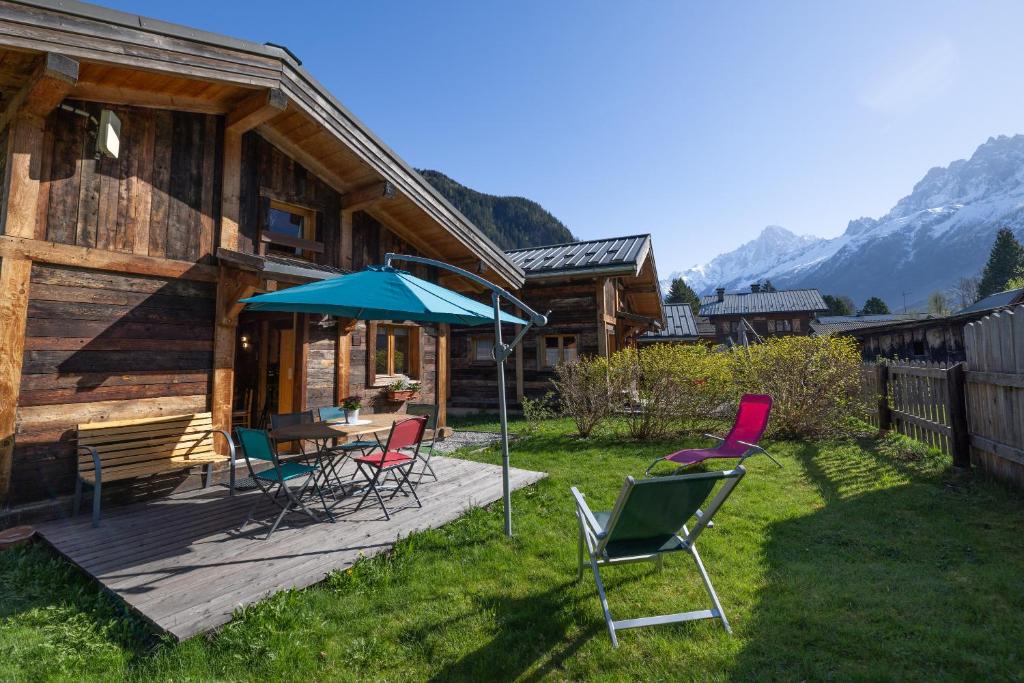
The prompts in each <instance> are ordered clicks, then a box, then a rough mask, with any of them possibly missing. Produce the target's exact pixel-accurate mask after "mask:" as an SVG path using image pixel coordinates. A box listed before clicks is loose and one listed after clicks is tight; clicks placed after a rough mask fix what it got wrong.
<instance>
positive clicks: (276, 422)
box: [270, 410, 315, 462]
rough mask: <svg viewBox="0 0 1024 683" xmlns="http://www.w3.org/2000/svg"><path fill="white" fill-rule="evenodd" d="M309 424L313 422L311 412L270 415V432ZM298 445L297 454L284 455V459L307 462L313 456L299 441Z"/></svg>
mask: <svg viewBox="0 0 1024 683" xmlns="http://www.w3.org/2000/svg"><path fill="white" fill-rule="evenodd" d="M310 422H313V411H312V410H304V411H302V412H301V413H272V414H271V415H270V431H274V430H275V429H280V428H281V427H291V426H292V425H298V424H309V423H310ZM298 444H299V452H298V453H285V456H284V457H285V458H287V459H289V460H291V459H294V458H302V459H303V460H306V461H307V462H308V461H309V459H310V457H311V456H313V455H315V454H314V453H309V452H307V451H306V448H305V446H304V445H303V443H302V442H301V441H299V442H298Z"/></svg>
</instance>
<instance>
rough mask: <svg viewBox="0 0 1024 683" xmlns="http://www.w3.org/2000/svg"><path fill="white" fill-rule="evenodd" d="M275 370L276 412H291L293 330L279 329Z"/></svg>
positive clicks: (293, 352)
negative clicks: (279, 337) (276, 369)
mask: <svg viewBox="0 0 1024 683" xmlns="http://www.w3.org/2000/svg"><path fill="white" fill-rule="evenodd" d="M280 335H281V340H280V343H279V344H278V345H277V348H278V361H277V362H278V365H277V368H278V371H277V412H279V413H290V412H292V395H293V394H294V393H295V391H294V388H295V330H288V329H286V330H280Z"/></svg>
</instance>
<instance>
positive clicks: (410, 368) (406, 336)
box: [374, 324, 419, 381]
mask: <svg viewBox="0 0 1024 683" xmlns="http://www.w3.org/2000/svg"><path fill="white" fill-rule="evenodd" d="M418 333H419V330H418V329H417V328H415V327H410V326H408V325H381V324H378V325H377V336H376V342H377V343H376V344H375V355H374V370H375V374H376V375H378V378H377V379H378V381H379V380H381V379H382V376H387V377H392V376H395V375H404V376H406V377H416V376H417V375H419V368H418V367H416V361H417V358H416V356H417V355H418V354H417V353H416V351H417V350H418V348H419V347H418V344H419V335H418Z"/></svg>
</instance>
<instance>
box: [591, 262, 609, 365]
mask: <svg viewBox="0 0 1024 683" xmlns="http://www.w3.org/2000/svg"><path fill="white" fill-rule="evenodd" d="M604 283H605V280H604V278H600V277H599V278H597V287H596V288H595V290H594V294H595V296H596V297H597V355H598V356H601V357H603V358H607V357H608V328H607V326H606V325H607V324H606V322H605V319H606V318H607V314H608V311H606V310H605V308H606V304H607V301H608V299H607V297H605V291H604V289H605V286H604Z"/></svg>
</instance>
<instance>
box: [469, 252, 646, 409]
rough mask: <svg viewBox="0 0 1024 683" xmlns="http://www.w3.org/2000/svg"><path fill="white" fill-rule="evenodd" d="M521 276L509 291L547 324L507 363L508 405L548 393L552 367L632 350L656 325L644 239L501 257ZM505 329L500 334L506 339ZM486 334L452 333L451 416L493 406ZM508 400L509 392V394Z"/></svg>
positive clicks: (478, 331) (478, 330) (483, 330)
mask: <svg viewBox="0 0 1024 683" xmlns="http://www.w3.org/2000/svg"><path fill="white" fill-rule="evenodd" d="M506 256H507V257H508V258H509V260H511V261H512V263H513V264H515V265H516V266H518V267H519V268H521V269H522V271H523V272H524V273H525V275H526V284H525V285H524V286H523V287H522V288H521V289H519V290H516V296H519V297H520V298H521V299H522V300H523V301H524V302H525V303H526V304H527V305H529V306H531V307H532V308H534V310H537V311H541V312H547V311H550V313H549V314H548V324H547V325H546V326H545V327H543V328H540V329H538V330H537V331H536V332H531V333H530V334H529V335H527V337H526V338H525V339H524V340H523V343H522V344H520V345H519V346H517V347H516V352H515V355H514V356H512V357H511V358H510V359H509V377H508V385H509V387H510V389H511V388H512V387H514V388H515V397H516V401H517V402H518V401H521V400H522V398H523V397H524V396H530V397H537V396H542V395H543V394H545V393H546V392H548V391H550V390H551V389H552V386H551V379H552V378H553V377H554V370H555V366H556V365H558V364H559V363H561V362H562V361H566V360H571V359H573V358H575V357H577V356H583V355H587V356H608V355H610V354H612V353H614V352H615V351H616V350H618V349H621V348H626V347H631V346H633V345H634V344H635V343H636V341H637V338H638V337H639V336H640V335H642V334H643V333H644V332H647V331H648V330H650V329H655V328H658V327H660V326H661V325H662V324H663V321H664V311H663V310H662V297H661V287H660V285H659V284H658V270H657V267H656V266H655V262H654V250H653V247H652V244H651V236H650V235H631V236H627V237H612V238H608V239H601V240H588V241H583V242H568V243H565V244H555V245H550V246H544V247H532V248H529V249H515V250H512V251H509V252H506ZM513 333H514V330H513V329H512V327H511V326H509V327H508V329H507V331H503V333H502V334H506V335H508V338H511V336H512V334H513ZM493 343H494V336H493V332H492V330H490V329H489V328H486V327H482V328H476V329H473V328H461V329H458V328H456V329H453V330H452V348H451V356H452V363H451V374H452V379H451V381H452V395H451V400H450V402H449V408H450V409H451V410H453V411H462V412H466V411H477V410H486V409H492V408H494V404H495V402H496V399H495V395H494V361H493V360H492V359H491V347H492V345H493ZM509 393H510V394H511V391H510V392H509Z"/></svg>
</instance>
